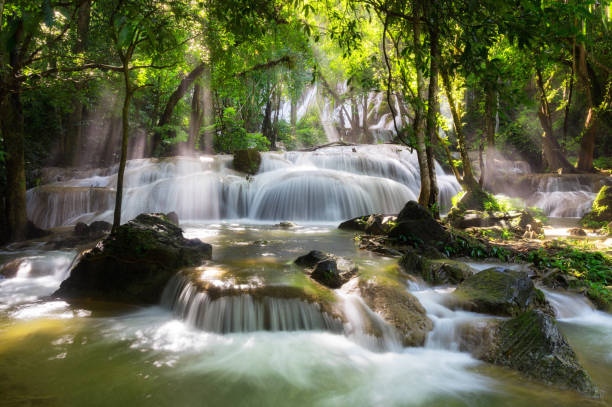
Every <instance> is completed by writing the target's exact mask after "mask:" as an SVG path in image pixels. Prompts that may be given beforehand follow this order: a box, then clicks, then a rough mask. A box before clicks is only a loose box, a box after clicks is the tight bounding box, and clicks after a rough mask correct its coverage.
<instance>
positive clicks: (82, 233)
mask: <svg viewBox="0 0 612 407" xmlns="http://www.w3.org/2000/svg"><path fill="white" fill-rule="evenodd" d="M112 226H113V225H111V224H110V223H108V222H105V221H102V220H98V221H95V222H92V223H91V224H90V225H89V226H87V224H86V223H84V222H79V223H77V224H76V225H75V226H74V234H75V235H76V236H79V237H85V238H97V237H102V236H104V235H105V234H106V233H108V232H110V230H111V228H112Z"/></svg>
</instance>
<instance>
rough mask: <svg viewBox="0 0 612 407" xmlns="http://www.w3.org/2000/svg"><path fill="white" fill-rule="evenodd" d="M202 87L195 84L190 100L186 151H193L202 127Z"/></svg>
mask: <svg viewBox="0 0 612 407" xmlns="http://www.w3.org/2000/svg"><path fill="white" fill-rule="evenodd" d="M202 94H203V92H202V87H201V86H200V84H198V83H196V84H195V85H194V87H193V97H192V99H191V114H190V116H189V139H188V140H187V149H188V150H189V151H195V147H196V143H197V142H198V140H199V136H200V128H201V127H202V115H203V111H202V104H203V103H202V99H203V97H202Z"/></svg>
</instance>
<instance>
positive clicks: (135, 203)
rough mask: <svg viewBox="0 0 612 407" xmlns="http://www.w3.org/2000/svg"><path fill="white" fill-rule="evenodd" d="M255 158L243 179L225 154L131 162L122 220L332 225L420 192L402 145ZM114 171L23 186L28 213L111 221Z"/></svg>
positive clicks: (441, 179)
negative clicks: (151, 217) (170, 217)
mask: <svg viewBox="0 0 612 407" xmlns="http://www.w3.org/2000/svg"><path fill="white" fill-rule="evenodd" d="M262 156H263V160H262V165H261V168H260V170H259V173H258V174H257V175H255V176H254V177H252V178H250V179H247V178H245V177H244V176H243V175H242V174H240V173H237V172H235V171H233V170H232V169H231V168H230V167H231V157H230V156H214V157H201V158H200V160H197V159H190V158H184V157H181V158H171V159H165V160H156V159H142V160H131V161H130V162H128V165H127V170H126V174H125V180H124V185H125V187H126V190H125V191H124V203H123V208H124V210H123V214H122V220H123V221H127V220H129V219H132V218H134V217H135V216H137V215H138V214H140V213H143V212H170V211H175V212H177V213H178V215H179V217H180V218H181V219H183V220H204V221H206V220H217V219H244V218H248V219H252V220H263V221H275V220H276V221H278V220H298V221H324V222H331V221H341V220H346V219H349V218H353V217H356V216H361V215H365V214H368V213H374V212H380V213H389V214H391V213H397V212H399V210H400V209H401V208H402V207H403V205H404V204H405V203H406V201H408V200H411V199H416V197H417V195H418V193H419V188H420V179H419V176H418V165H417V158H416V154H415V153H411V152H409V151H408V150H407V149H406V148H405V147H401V146H396V145H360V146H355V147H350V146H349V147H328V148H322V149H319V150H317V151H314V152H287V153H264V154H262ZM115 171H116V168H112V169H110V171H109V170H101V171H100V172H99V173H98V174H94V175H93V176H89V177H88V178H82V179H72V180H69V181H61V182H56V183H53V184H48V185H44V186H41V187H37V188H33V189H31V190H29V191H28V216H29V217H30V219H32V220H33V221H34V222H35V223H36V224H37V225H39V226H41V227H45V228H49V227H56V226H62V225H71V224H75V223H76V222H79V221H85V222H91V221H93V220H110V219H111V218H112V213H111V210H112V208H113V206H114V187H115V184H116V174H115ZM436 171H437V174H438V184H439V188H440V206H441V207H442V208H443V209H444V208H446V209H448V208H449V207H450V201H451V197H452V196H454V195H455V194H456V193H457V192H458V191H459V190H460V186H459V184H458V183H457V181H456V180H455V179H454V177H452V176H450V175H447V174H444V172H443V170H442V168H441V167H440V166H437V167H436ZM109 173H110V175H108V174H109ZM90 175H91V174H90Z"/></svg>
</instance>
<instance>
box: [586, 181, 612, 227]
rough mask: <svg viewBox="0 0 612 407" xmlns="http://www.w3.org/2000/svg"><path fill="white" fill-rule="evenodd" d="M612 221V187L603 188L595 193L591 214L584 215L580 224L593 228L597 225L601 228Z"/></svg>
mask: <svg viewBox="0 0 612 407" xmlns="http://www.w3.org/2000/svg"><path fill="white" fill-rule="evenodd" d="M610 221H612V186H607V185H605V186H603V187H601V189H600V190H599V193H597V196H596V197H595V201H593V207H592V210H591V212H589V213H587V214H586V215H584V217H583V218H582V223H583V224H584V225H587V226H593V225H592V224H593V223H597V224H599V225H601V226H603V225H605V224H607V223H608V222H610Z"/></svg>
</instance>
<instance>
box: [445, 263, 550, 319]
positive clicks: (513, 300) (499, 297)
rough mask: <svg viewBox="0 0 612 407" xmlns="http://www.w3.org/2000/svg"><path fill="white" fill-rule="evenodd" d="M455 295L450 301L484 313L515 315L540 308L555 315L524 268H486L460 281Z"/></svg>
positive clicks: (453, 304)
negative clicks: (517, 269) (519, 269)
mask: <svg viewBox="0 0 612 407" xmlns="http://www.w3.org/2000/svg"><path fill="white" fill-rule="evenodd" d="M453 298H454V299H453V301H452V303H451V304H449V305H451V306H453V307H457V308H462V309H466V310H469V311H474V312H479V313H483V314H492V315H502V316H515V315H518V314H519V313H521V312H523V311H528V310H532V309H540V310H543V311H545V312H546V313H548V314H550V315H554V312H553V310H552V308H551V306H550V304H549V303H548V301H546V298H545V297H544V294H543V293H542V292H541V291H540V290H538V289H537V288H535V285H534V284H533V281H531V279H530V278H529V276H528V275H527V273H525V272H523V271H514V270H503V269H499V268H496V267H493V268H490V269H486V270H483V271H481V272H479V273H477V274H474V275H472V276H469V277H468V278H466V279H465V280H464V281H463V282H462V283H461V284H459V286H458V287H457V289H456V290H455V291H454V293H453Z"/></svg>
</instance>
